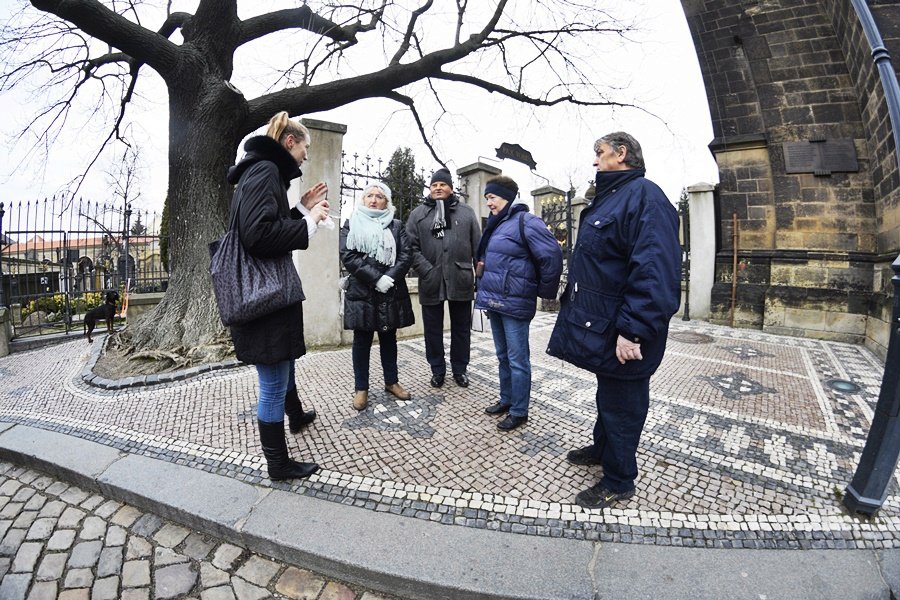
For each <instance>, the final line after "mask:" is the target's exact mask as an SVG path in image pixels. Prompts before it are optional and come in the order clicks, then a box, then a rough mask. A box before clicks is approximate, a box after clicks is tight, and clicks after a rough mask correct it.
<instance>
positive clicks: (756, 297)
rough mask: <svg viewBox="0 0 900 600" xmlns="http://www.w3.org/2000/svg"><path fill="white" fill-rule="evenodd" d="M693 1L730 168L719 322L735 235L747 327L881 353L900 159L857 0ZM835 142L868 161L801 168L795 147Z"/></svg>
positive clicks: (725, 174) (720, 148)
mask: <svg viewBox="0 0 900 600" xmlns="http://www.w3.org/2000/svg"><path fill="white" fill-rule="evenodd" d="M682 4H683V6H684V8H685V14H686V16H687V18H688V23H689V26H690V29H691V35H692V37H693V39H694V45H695V47H696V49H697V54H698V57H699V60H700V65H701V71H702V73H703V78H704V83H705V86H706V92H707V97H708V100H709V104H710V111H711V116H712V121H713V131H714V135H715V139H714V140H713V142H712V143H711V145H710V147H711V149H712V151H713V153H714V155H715V158H716V161H717V163H718V165H719V169H720V181H721V183H720V185H719V188H718V190H717V197H716V208H717V221H718V223H719V228H718V235H717V249H718V250H717V254H716V268H715V283H714V285H713V291H712V297H711V306H710V318H711V319H712V320H713V321H717V322H725V323H729V322H731V319H732V303H731V296H732V289H731V286H732V278H733V277H734V276H735V273H734V267H733V264H734V252H733V242H734V239H735V235H736V236H737V241H738V250H737V259H738V261H737V273H736V277H737V294H736V302H735V305H734V307H733V311H734V312H733V319H734V323H735V324H736V325H742V326H750V327H760V328H763V329H766V330H769V331H773V332H779V333H790V334H797V335H808V336H814V337H829V338H836V339H841V340H846V341H851V342H860V341H866V342H867V343H869V344H870V345H871V346H873V347H875V349H876V350H878V349H879V346H880V345H881V344H882V343H883V341H884V340H885V339H886V332H887V328H886V320H885V316H886V314H889V308H890V286H889V269H887V271H886V267H887V266H889V263H890V262H891V261H892V260H893V258H894V257H896V254H897V252H898V250H900V243H898V231H900V228H898V213H897V199H896V198H897V188H898V185H897V163H896V156H895V151H894V142H893V139H892V134H891V131H890V128H889V123H888V122H887V111H886V109H885V107H884V103H883V97H882V95H881V87H880V83H879V82H878V79H877V71H875V69H873V68H872V59H871V53H870V52H869V50H868V44H867V42H866V40H865V37H864V35H863V33H862V31H861V28H860V26H859V23H858V20H857V17H856V15H855V13H854V12H853V11H852V7H851V6H850V2H849V0H827V1H825V2H820V1H818V0H790V1H787V0H782V1H779V2H775V1H772V0H757V1H748V2H739V3H736V2H731V1H730V0H683V2H682ZM892 4H896V3H892ZM878 10H879V11H880V14H881V16H882V17H883V18H884V19H885V21H886V22H887V21H889V22H890V23H891V25H892V28H891V29H890V31H891V34H892V36H893V37H892V38H891V39H894V40H897V39H900V36H898V35H896V34H895V32H900V27H896V26H894V24H895V23H896V22H897V21H896V20H895V18H894V17H893V15H894V14H897V15H898V16H900V9H898V8H897V7H896V6H894V7H889V6H881V7H879V9H878ZM886 15H890V16H891V18H890V19H888V18H887V17H886ZM886 29H887V28H886ZM824 140H827V141H836V140H838V141H839V140H846V141H848V142H849V143H850V144H851V147H852V148H853V149H854V150H855V155H856V156H855V158H856V162H857V165H858V170H853V169H852V168H851V169H845V170H846V171H848V172H838V171H837V170H835V171H834V172H830V173H829V172H825V171H819V172H817V173H813V172H799V173H798V172H790V171H792V169H789V168H788V164H787V160H786V159H787V157H786V156H785V144H786V143H791V142H804V143H809V144H820V143H822V141H824ZM810 147H811V146H810ZM819 147H821V146H819ZM734 217H736V221H737V231H736V232H735V231H734V228H733V227H732V219H733V218H734ZM885 274H888V276H887V277H885ZM885 307H887V310H886V309H885ZM882 349H883V348H882Z"/></svg>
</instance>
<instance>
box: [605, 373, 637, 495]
mask: <svg viewBox="0 0 900 600" xmlns="http://www.w3.org/2000/svg"><path fill="white" fill-rule="evenodd" d="M649 408H650V378H649V377H648V378H646V379H636V380H624V379H610V378H608V377H601V376H600V375H598V376H597V422H596V423H595V424H594V451H595V452H596V454H595V456H597V457H599V458H600V459H601V461H602V462H603V478H602V479H600V483H601V484H602V485H603V486H604V487H606V489H608V490H610V491H612V492H627V491H628V490H631V489H633V488H634V480H635V479H636V478H637V475H638V468H637V447H638V443H639V442H640V441H641V432H642V431H643V429H644V422H645V421H646V420H647V411H648V410H649Z"/></svg>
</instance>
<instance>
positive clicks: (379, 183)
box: [359, 181, 394, 208]
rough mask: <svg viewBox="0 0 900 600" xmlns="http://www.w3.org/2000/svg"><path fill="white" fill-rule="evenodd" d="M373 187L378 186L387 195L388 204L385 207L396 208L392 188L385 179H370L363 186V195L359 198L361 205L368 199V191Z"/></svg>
mask: <svg viewBox="0 0 900 600" xmlns="http://www.w3.org/2000/svg"><path fill="white" fill-rule="evenodd" d="M372 188H378V189H379V190H381V193H382V194H384V195H385V196H387V206H386V207H385V208H394V202H393V199H392V194H391V188H389V187H388V185H387V184H386V183H384V182H383V181H370V182H369V183H367V184H366V187H364V188H363V193H362V196H361V197H360V199H359V204H360V205H362V203H363V202H364V201H365V199H366V192H368V191H369V190H370V189H372Z"/></svg>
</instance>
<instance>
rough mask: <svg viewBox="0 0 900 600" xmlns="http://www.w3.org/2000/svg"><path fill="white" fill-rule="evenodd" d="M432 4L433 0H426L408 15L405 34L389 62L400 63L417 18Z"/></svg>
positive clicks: (406, 50)
mask: <svg viewBox="0 0 900 600" xmlns="http://www.w3.org/2000/svg"><path fill="white" fill-rule="evenodd" d="M432 4H434V0H428V1H427V2H426V3H425V4H423V5H422V6H420V7H419V8H417V9H416V10H414V11H413V12H412V15H410V17H409V23H408V24H407V27H406V34H404V36H403V41H402V42H400V46H399V47H398V48H397V52H395V53H394V56H393V58H391V62H390V64H392V65H397V64H400V59H401V58H403V56H404V55H405V54H406V53H407V52H408V51H409V45H410V41H411V40H412V38H413V33H414V31H415V27H416V22H417V21H418V20H419V17H421V16H422V15H423V14H425V13H426V12H428V9H430V8H431V6H432Z"/></svg>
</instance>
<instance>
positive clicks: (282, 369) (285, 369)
mask: <svg viewBox="0 0 900 600" xmlns="http://www.w3.org/2000/svg"><path fill="white" fill-rule="evenodd" d="M256 373H257V375H259V402H258V403H257V405H256V418H257V419H259V420H260V421H264V422H266V423H279V422H282V421H284V396H285V394H287V391H288V384H289V383H293V380H294V377H293V374H294V361H293V360H283V361H281V362H279V363H275V364H273V365H256ZM289 380H290V381H289ZM294 385H296V384H294Z"/></svg>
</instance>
